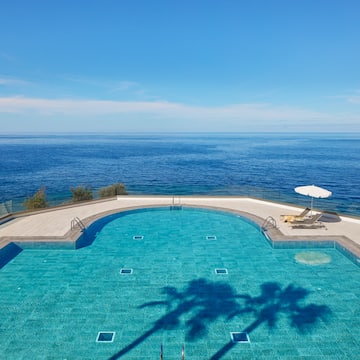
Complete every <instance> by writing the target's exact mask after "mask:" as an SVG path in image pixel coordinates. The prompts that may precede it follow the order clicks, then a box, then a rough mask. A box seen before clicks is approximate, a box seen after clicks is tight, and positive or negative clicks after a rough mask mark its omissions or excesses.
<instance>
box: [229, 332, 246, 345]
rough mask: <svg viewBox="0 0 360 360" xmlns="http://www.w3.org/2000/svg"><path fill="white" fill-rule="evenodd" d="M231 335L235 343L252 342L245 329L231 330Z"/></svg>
mask: <svg viewBox="0 0 360 360" xmlns="http://www.w3.org/2000/svg"><path fill="white" fill-rule="evenodd" d="M230 336H231V341H232V342H233V343H249V342H250V338H249V334H248V333H247V332H245V331H243V332H231V333H230Z"/></svg>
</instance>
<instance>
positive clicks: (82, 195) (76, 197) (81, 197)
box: [70, 186, 93, 202]
mask: <svg viewBox="0 0 360 360" xmlns="http://www.w3.org/2000/svg"><path fill="white" fill-rule="evenodd" d="M70 191H71V192H72V201H73V202H77V201H86V200H92V199H93V193H92V191H91V188H89V187H86V186H78V187H76V188H73V187H71V188H70Z"/></svg>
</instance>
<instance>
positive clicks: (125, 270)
mask: <svg viewBox="0 0 360 360" xmlns="http://www.w3.org/2000/svg"><path fill="white" fill-rule="evenodd" d="M132 273H133V269H129V268H122V269H120V274H122V275H131V274H132Z"/></svg>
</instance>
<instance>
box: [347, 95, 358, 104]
mask: <svg viewBox="0 0 360 360" xmlns="http://www.w3.org/2000/svg"><path fill="white" fill-rule="evenodd" d="M346 100H347V102H349V103H351V104H360V95H354V96H349V97H347V99H346Z"/></svg>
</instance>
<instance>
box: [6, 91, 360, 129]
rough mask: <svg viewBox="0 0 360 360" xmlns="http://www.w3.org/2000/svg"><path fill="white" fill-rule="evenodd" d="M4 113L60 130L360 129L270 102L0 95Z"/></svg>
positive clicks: (340, 118)
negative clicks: (190, 102)
mask: <svg viewBox="0 0 360 360" xmlns="http://www.w3.org/2000/svg"><path fill="white" fill-rule="evenodd" d="M1 114H9V115H10V114H12V116H15V117H16V119H18V120H19V119H21V122H22V123H23V122H24V119H33V121H35V122H36V123H39V122H40V121H43V123H44V124H45V123H46V124H49V121H50V120H53V121H51V123H52V124H54V129H55V130H54V131H56V126H60V125H59V124H60V122H61V124H62V126H65V123H67V124H68V125H69V124H71V126H72V127H74V129H75V127H76V124H77V123H78V124H80V123H81V122H82V121H86V126H87V127H88V128H89V129H90V128H92V129H94V130H96V131H102V130H103V131H106V130H107V129H110V128H111V129H118V130H119V131H121V130H123V129H143V130H144V131H347V129H349V131H360V121H359V120H360V118H359V116H357V115H356V114H355V115H354V114H350V115H349V114H328V113H322V112H317V111H313V110H309V109H304V108H295V107H288V106H275V105H272V104H266V103H250V104H233V105H224V106H190V105H186V104H181V103H171V102H166V101H153V102H150V101H110V100H93V99H80V100H79V99H44V98H28V97H0V116H1ZM2 116H3V117H4V116H5V115H2ZM14 119H15V118H14ZM41 119H43V120H41ZM19 121H20V120H19ZM56 124H57V125H56ZM47 126H48V125H47Z"/></svg>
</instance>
